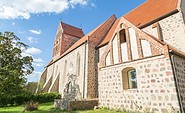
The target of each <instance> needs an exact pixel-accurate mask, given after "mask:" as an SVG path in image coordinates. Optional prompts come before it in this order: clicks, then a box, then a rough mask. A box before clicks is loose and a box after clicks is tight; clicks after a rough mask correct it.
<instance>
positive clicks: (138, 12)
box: [98, 0, 178, 47]
mask: <svg viewBox="0 0 185 113" xmlns="http://www.w3.org/2000/svg"><path fill="white" fill-rule="evenodd" d="M177 4H178V0H147V1H146V2H145V3H143V4H142V5H140V6H139V7H137V8H135V9H134V10H132V11H131V12H129V13H127V14H126V15H124V16H123V17H124V18H125V19H127V20H128V21H129V22H131V23H132V24H134V25H135V26H142V25H145V24H147V23H149V22H151V21H153V20H155V19H157V18H159V17H161V16H164V15H166V14H168V13H170V12H172V11H174V10H176V8H177ZM118 23H119V19H118V20H117V21H116V22H115V23H114V25H113V26H112V28H111V29H110V31H109V33H108V34H107V36H106V37H105V38H104V39H103V41H102V42H101V43H100V44H99V45H98V47H101V46H103V45H105V44H107V43H108V42H109V40H110V39H111V38H112V37H113V35H114V31H115V29H116V27H117V25H118Z"/></svg>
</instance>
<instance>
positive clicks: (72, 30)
mask: <svg viewBox="0 0 185 113" xmlns="http://www.w3.org/2000/svg"><path fill="white" fill-rule="evenodd" d="M61 25H62V28H63V32H64V33H65V34H68V35H72V36H75V37H77V38H81V37H83V36H84V33H83V31H82V29H81V28H77V27H74V26H71V25H69V24H66V23H64V22H61Z"/></svg>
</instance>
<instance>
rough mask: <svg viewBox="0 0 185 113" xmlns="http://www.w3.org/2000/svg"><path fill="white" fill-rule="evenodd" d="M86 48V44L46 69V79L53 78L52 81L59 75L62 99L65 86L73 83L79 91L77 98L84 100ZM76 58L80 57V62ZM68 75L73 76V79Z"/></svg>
mask: <svg viewBox="0 0 185 113" xmlns="http://www.w3.org/2000/svg"><path fill="white" fill-rule="evenodd" d="M86 46H87V45H86V44H83V45H81V46H79V47H78V48H77V49H75V50H73V51H72V52H70V53H69V54H67V55H66V56H64V57H63V58H61V59H60V60H58V61H57V62H55V63H53V64H52V65H50V66H49V67H48V69H47V71H48V72H47V73H48V78H49V77H50V76H53V80H54V79H55V78H56V77H57V75H59V93H60V94H61V95H62V97H63V96H64V90H65V88H66V87H67V86H66V85H67V84H68V83H69V82H72V81H73V83H75V84H76V86H77V87H78V90H79V91H80V95H79V98H86V93H87V92H86V89H85V87H86V84H85V83H84V81H85V80H84V79H86V78H87V75H86V74H87V70H86V68H87V65H86V61H87V59H86V54H85V53H86V52H85V50H86V49H85V48H86ZM77 56H78V57H80V58H79V59H80V60H79V59H78V58H77ZM77 63H79V65H80V67H78V66H79V65H78V64H77ZM79 69H80V70H79ZM53 70H55V71H53ZM77 71H79V75H77ZM84 74H85V76H84ZM70 75H73V76H74V77H72V76H70ZM71 77H72V78H71ZM53 82H54V81H52V83H53Z"/></svg>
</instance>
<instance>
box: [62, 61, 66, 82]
mask: <svg viewBox="0 0 185 113" xmlns="http://www.w3.org/2000/svg"><path fill="white" fill-rule="evenodd" d="M66 69H67V60H66V61H65V64H64V72H63V80H62V83H64V82H65V79H66V76H67V73H66Z"/></svg>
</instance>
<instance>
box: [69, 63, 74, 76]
mask: <svg viewBox="0 0 185 113" xmlns="http://www.w3.org/2000/svg"><path fill="white" fill-rule="evenodd" d="M72 71H73V63H72V62H70V65H69V72H70V73H71V72H72Z"/></svg>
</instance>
